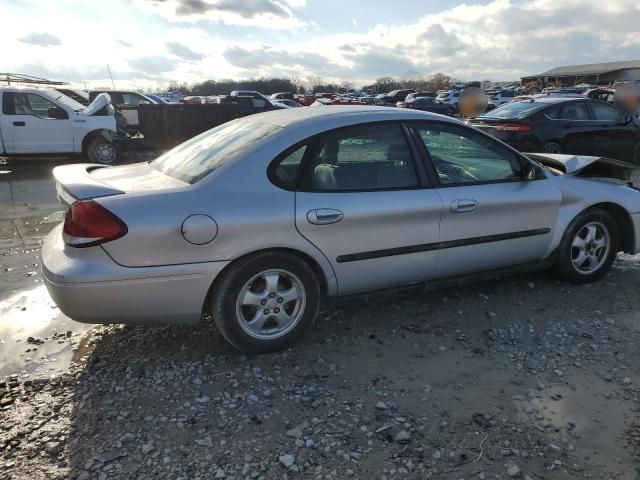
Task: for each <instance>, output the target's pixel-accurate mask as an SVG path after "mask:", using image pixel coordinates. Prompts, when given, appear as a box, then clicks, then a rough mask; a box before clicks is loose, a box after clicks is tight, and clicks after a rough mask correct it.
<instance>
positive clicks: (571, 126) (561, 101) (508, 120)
mask: <svg viewBox="0 0 640 480" xmlns="http://www.w3.org/2000/svg"><path fill="white" fill-rule="evenodd" d="M469 123H470V124H471V125H473V126H474V127H477V128H479V129H481V130H483V131H485V132H487V133H489V134H491V135H493V136H495V137H496V138H498V139H500V140H502V141H503V142H505V143H508V144H509V145H511V146H512V147H514V148H516V149H518V150H520V151H522V152H547V153H567V154H577V155H596V156H601V157H609V158H615V159H618V160H626V161H630V162H633V163H636V164H638V165H640V125H638V123H636V122H634V121H633V120H632V119H631V118H629V117H626V116H625V115H623V114H622V112H620V110H618V109H617V108H616V107H614V106H612V105H610V104H608V103H606V102H601V101H599V100H589V99H587V98H585V97H578V98H571V97H569V98H568V97H554V96H546V95H542V96H535V97H532V98H531V99H529V100H523V101H519V102H511V103H507V104H505V105H503V106H501V107H498V108H496V109H495V110H492V111H491V112H489V113H485V114H484V115H481V116H479V117H476V118H475V119H472V120H471V121H470V122H469Z"/></svg>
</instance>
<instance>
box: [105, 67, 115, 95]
mask: <svg viewBox="0 0 640 480" xmlns="http://www.w3.org/2000/svg"><path fill="white" fill-rule="evenodd" d="M107 70H109V77H111V85H113V89H114V90H115V89H116V84H115V82H114V81H113V75H111V68H110V67H109V64H108V63H107Z"/></svg>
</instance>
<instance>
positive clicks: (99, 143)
mask: <svg viewBox="0 0 640 480" xmlns="http://www.w3.org/2000/svg"><path fill="white" fill-rule="evenodd" d="M106 152H109V153H110V154H111V155H107V154H106ZM86 155H87V159H88V160H89V161H90V162H91V163H100V164H102V165H112V164H114V163H116V160H117V159H118V150H117V149H116V146H115V144H114V143H113V142H112V141H110V140H108V139H106V138H104V137H102V136H99V137H95V138H94V139H92V140H91V141H90V142H89V144H88V145H87V151H86Z"/></svg>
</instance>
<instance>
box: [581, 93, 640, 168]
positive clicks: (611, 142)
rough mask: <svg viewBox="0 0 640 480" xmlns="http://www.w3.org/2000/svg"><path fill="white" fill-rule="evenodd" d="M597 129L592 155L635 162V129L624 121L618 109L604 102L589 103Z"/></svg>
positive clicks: (594, 134) (594, 135)
mask: <svg viewBox="0 0 640 480" xmlns="http://www.w3.org/2000/svg"><path fill="white" fill-rule="evenodd" d="M589 106H590V107H591V111H592V114H593V123H594V124H595V129H594V131H593V136H592V149H591V155H598V156H602V157H607V158H615V159H618V160H633V154H634V148H635V146H636V142H637V140H636V136H635V128H633V127H631V128H630V126H629V123H628V122H625V121H624V118H623V117H622V114H621V113H620V111H619V110H618V109H616V108H615V107H612V106H611V105H608V104H606V103H604V102H600V101H593V102H589Z"/></svg>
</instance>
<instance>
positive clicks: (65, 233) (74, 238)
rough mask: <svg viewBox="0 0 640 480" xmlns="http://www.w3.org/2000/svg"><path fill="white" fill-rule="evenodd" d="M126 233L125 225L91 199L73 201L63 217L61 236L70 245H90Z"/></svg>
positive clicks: (113, 238) (107, 240)
mask: <svg viewBox="0 0 640 480" xmlns="http://www.w3.org/2000/svg"><path fill="white" fill-rule="evenodd" d="M126 233H127V226H126V225H125V224H124V222H123V221H122V220H120V219H119V218H118V217H116V216H115V215H114V214H113V213H111V212H110V211H109V210H107V209H106V208H104V207H103V206H102V205H100V204H99V203H96V202H94V201H93V200H83V201H79V202H75V203H74V204H73V205H71V208H70V209H69V211H68V212H67V215H66V217H65V219H64V228H63V230H62V237H63V239H64V243H66V244H67V245H69V246H71V247H92V246H94V245H100V244H101V243H105V242H110V241H111V240H115V239H116V238H120V237H122V236H123V235H125V234H126Z"/></svg>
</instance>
